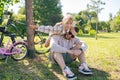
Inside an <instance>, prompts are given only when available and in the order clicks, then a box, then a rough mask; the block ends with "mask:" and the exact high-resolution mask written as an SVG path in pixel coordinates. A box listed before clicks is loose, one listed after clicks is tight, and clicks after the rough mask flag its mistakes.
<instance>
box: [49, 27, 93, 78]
mask: <svg viewBox="0 0 120 80" xmlns="http://www.w3.org/2000/svg"><path fill="white" fill-rule="evenodd" d="M75 31H76V33H77V32H78V31H79V30H78V28H77V27H75ZM82 45H83V46H82ZM50 48H51V54H50V59H51V60H52V61H54V62H56V63H57V64H58V65H59V66H60V68H61V70H62V72H63V75H64V76H65V77H67V78H68V79H72V80H73V79H76V78H77V76H76V75H75V74H74V73H73V72H72V71H71V70H70V68H69V67H68V66H67V65H66V63H71V62H72V61H74V60H75V59H76V58H78V60H79V61H80V65H79V67H78V71H79V72H81V73H82V74H87V75H88V74H90V75H91V74H93V73H92V71H91V70H90V69H89V68H88V66H87V64H86V61H85V54H84V52H85V50H86V48H87V46H86V45H85V44H84V43H83V42H82V41H80V40H79V39H78V38H76V37H75V36H74V35H73V34H72V33H71V32H67V33H65V34H64V35H54V36H52V38H51V40H50Z"/></svg>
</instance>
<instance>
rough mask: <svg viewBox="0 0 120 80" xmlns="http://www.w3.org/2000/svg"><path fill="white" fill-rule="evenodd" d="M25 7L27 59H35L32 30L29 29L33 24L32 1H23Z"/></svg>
mask: <svg viewBox="0 0 120 80" xmlns="http://www.w3.org/2000/svg"><path fill="white" fill-rule="evenodd" d="M25 5H26V6H25V7H26V24H27V40H28V57H30V58H34V57H35V54H34V53H35V50H34V30H33V29H31V28H30V25H32V24H33V9H32V0H25Z"/></svg>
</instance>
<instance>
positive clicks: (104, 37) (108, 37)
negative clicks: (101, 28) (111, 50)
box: [78, 34, 117, 39]
mask: <svg viewBox="0 0 120 80" xmlns="http://www.w3.org/2000/svg"><path fill="white" fill-rule="evenodd" d="M78 37H83V38H84V37H87V38H95V36H94V35H88V34H84V35H78ZM97 37H98V38H103V39H115V38H117V37H113V36H101V35H98V36H97Z"/></svg>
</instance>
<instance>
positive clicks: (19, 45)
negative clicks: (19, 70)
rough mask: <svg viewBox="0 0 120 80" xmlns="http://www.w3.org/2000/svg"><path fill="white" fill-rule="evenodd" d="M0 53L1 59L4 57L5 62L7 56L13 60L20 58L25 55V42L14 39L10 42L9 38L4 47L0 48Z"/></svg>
mask: <svg viewBox="0 0 120 80" xmlns="http://www.w3.org/2000/svg"><path fill="white" fill-rule="evenodd" d="M0 55H1V56H2V59H3V58H4V59H5V62H7V59H8V57H11V58H12V59H13V60H15V61H19V60H22V59H24V58H25V57H26V55H27V43H26V42H25V41H16V42H15V43H12V44H10V40H9V41H8V43H7V45H6V46H5V47H2V48H0Z"/></svg>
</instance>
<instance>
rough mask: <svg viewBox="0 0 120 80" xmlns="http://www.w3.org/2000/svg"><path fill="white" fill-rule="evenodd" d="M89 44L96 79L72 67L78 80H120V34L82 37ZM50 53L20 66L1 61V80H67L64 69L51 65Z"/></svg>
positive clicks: (71, 65)
mask: <svg viewBox="0 0 120 80" xmlns="http://www.w3.org/2000/svg"><path fill="white" fill-rule="evenodd" d="M80 39H81V40H83V41H85V42H86V43H87V44H88V50H87V51H86V61H87V63H88V65H89V67H90V68H91V69H92V70H93V72H94V75H92V76H84V75H82V74H80V73H79V72H78V71H77V70H78V69H77V66H78V62H77V61H76V62H74V63H72V64H69V66H70V67H71V69H72V71H73V72H74V73H75V74H77V76H78V79H77V80H120V76H119V75H120V33H99V34H98V40H95V38H93V37H80ZM47 55H48V53H46V54H43V55H38V56H39V59H33V60H32V59H25V60H22V61H19V62H16V61H13V60H12V59H11V58H9V59H8V62H7V63H4V62H3V61H0V80H66V79H65V78H64V77H63V75H62V73H61V70H60V68H59V67H58V66H57V65H55V64H51V62H50V61H49V59H48V57H47Z"/></svg>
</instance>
